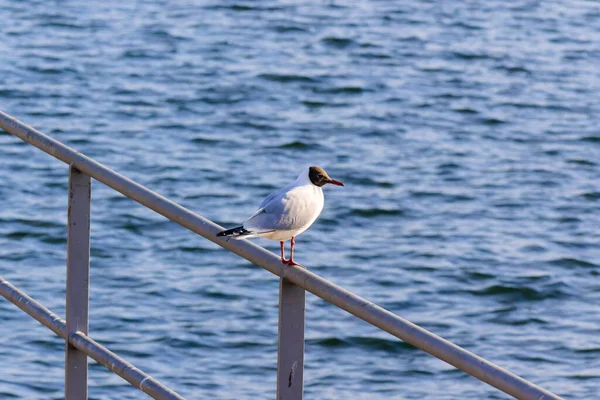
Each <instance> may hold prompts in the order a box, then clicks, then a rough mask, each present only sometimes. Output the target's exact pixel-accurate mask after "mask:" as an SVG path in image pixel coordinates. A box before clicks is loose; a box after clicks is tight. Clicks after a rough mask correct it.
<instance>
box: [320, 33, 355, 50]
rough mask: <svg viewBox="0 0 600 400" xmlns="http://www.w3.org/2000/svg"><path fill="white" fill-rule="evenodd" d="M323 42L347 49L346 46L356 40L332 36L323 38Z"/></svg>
mask: <svg viewBox="0 0 600 400" xmlns="http://www.w3.org/2000/svg"><path fill="white" fill-rule="evenodd" d="M321 42H323V43H324V44H326V45H327V46H331V47H335V48H336V49H345V48H346V47H348V46H351V45H353V44H354V41H353V40H352V39H347V38H340V37H332V36H330V37H325V38H323V39H321Z"/></svg>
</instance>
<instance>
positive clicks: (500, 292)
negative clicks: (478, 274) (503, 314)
mask: <svg viewBox="0 0 600 400" xmlns="http://www.w3.org/2000/svg"><path fill="white" fill-rule="evenodd" d="M563 286H565V285H564V284H560V283H559V284H550V285H546V286H545V287H544V288H542V289H535V288H533V287H529V286H516V285H509V284H496V285H491V286H486V287H484V288H481V289H477V290H469V292H470V293H472V294H474V295H476V296H500V297H507V298H511V299H512V300H526V301H534V300H545V299H557V298H562V297H564V296H566V295H567V294H568V293H567V292H566V291H565V290H563V288H562V287H563Z"/></svg>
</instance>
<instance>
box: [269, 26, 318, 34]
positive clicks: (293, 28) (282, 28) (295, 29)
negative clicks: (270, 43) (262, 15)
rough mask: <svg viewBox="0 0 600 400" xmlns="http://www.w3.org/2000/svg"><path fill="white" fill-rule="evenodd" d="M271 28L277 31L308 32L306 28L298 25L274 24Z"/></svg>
mask: <svg viewBox="0 0 600 400" xmlns="http://www.w3.org/2000/svg"><path fill="white" fill-rule="evenodd" d="M273 29H274V30H275V32H278V33H304V32H309V30H308V29H305V28H301V27H299V26H290V25H277V26H274V27H273Z"/></svg>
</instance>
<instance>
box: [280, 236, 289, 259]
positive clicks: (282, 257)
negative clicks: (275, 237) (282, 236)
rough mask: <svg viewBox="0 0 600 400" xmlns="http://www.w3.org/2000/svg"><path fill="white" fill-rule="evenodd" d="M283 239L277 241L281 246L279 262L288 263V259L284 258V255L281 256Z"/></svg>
mask: <svg viewBox="0 0 600 400" xmlns="http://www.w3.org/2000/svg"><path fill="white" fill-rule="evenodd" d="M283 243H284V242H283V241H279V245H280V246H281V262H282V263H284V264H287V263H288V260H286V259H285V257H284V256H283Z"/></svg>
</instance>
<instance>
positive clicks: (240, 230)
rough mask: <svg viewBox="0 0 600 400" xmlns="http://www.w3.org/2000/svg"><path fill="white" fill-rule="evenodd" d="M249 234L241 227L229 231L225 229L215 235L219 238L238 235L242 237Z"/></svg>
mask: <svg viewBox="0 0 600 400" xmlns="http://www.w3.org/2000/svg"><path fill="white" fill-rule="evenodd" d="M247 233H249V232H248V231H247V230H246V229H244V227H243V226H237V227H235V228H231V229H227V230H224V231H221V232H219V233H217V236H218V237H221V236H239V235H243V234H247Z"/></svg>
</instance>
